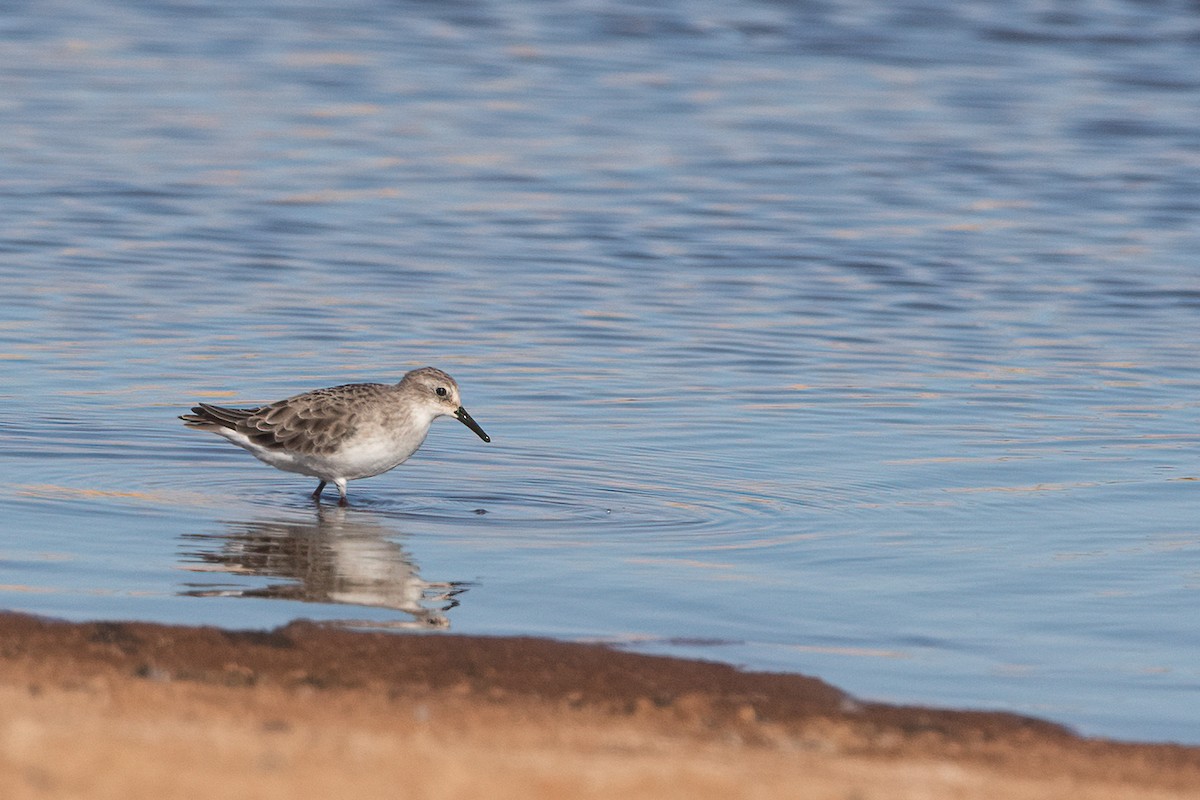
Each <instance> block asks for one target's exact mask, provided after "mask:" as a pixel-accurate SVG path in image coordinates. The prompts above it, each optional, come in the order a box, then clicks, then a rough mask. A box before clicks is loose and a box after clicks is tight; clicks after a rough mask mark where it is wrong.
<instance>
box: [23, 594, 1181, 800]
mask: <svg viewBox="0 0 1200 800" xmlns="http://www.w3.org/2000/svg"><path fill="white" fill-rule="evenodd" d="M201 796H215V797H238V798H334V797H336V798H343V797H347V798H349V797H356V798H361V797H388V798H394V797H413V798H455V799H456V800H459V799H461V798H577V797H578V798H589V797H620V798H622V800H634V798H661V797H687V798H729V797H763V798H767V797H803V798H838V799H839V800H871V799H872V798H888V799H889V800H890V799H899V800H903V799H904V798H1007V799H1010V800H1021V799H1022V798H1075V797H1079V798H1096V799H1098V800H1104V799H1105V798H1118V797H1120V798H1134V797H1137V798H1184V797H1187V798H1195V797H1200V748H1189V747H1179V746H1171V745H1145V744H1121V743H1116V742H1109V741H1100V740H1091V739H1082V738H1079V737H1076V736H1074V735H1072V734H1071V733H1069V732H1068V731H1066V730H1065V729H1063V728H1061V727H1058V726H1056V725H1053V724H1050V723H1047V722H1042V721H1038V720H1034V719H1029V718H1024V717H1018V716H1014V715H1008V714H993V713H980V712H969V711H943V710H931V709H922V708H902V707H896V706H886V705H879V704H872V703H859V702H856V701H854V700H853V699H852V698H850V697H848V696H847V695H845V694H844V693H842V692H840V691H839V690H837V689H835V688H834V687H832V686H830V685H828V684H826V683H823V682H822V681H819V680H816V679H813V678H807V677H804V676H800V675H774V674H763V673H744V672H739V671H737V670H735V669H733V668H730V667H726V666H722V665H718V664H709V663H701V662H694V661H682V660H677V659H670V658H659V657H651V656H641V655H633V654H629V653H623V652H619V651H613V650H610V649H607V648H604V647H600V646H591V645H576V644H563V643H558V642H551V641H543V640H538V639H500V638H478V637H464V636H446V635H389V634H372V633H351V632H345V631H340V630H335V629H329V628H322V627H318V626H315V625H311V624H307V623H293V624H291V625H288V626H287V627H285V628H281V629H278V630H275V631H270V632H265V633H258V632H228V631H222V630H217V629H212V628H187V627H170V626H162V625H151V624H142V623H129V624H125V623H120V624H114V623H89V624H70V623H65V622H57V621H49V620H44V619H38V618H34V617H29V616H24V615H18V614H7V615H6V614H0V797H3V798H10V799H12V800H18V799H19V798H60V797H62V798H66V797H72V798H76V797H77V798H156V800H157V799H158V798H176V797H178V798H194V797H201Z"/></svg>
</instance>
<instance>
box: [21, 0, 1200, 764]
mask: <svg viewBox="0 0 1200 800" xmlns="http://www.w3.org/2000/svg"><path fill="white" fill-rule="evenodd" d="M0 48H2V50H0V52H3V55H4V58H3V59H0V140H2V141H3V142H4V143H5V144H4V147H3V151H2V155H0V158H2V159H3V170H2V171H0V281H2V283H0V285H2V287H3V296H2V297H0V376H2V380H0V477H2V478H3V482H4V485H5V487H6V489H7V502H6V505H5V511H4V514H3V517H2V520H3V522H2V524H0V604H3V606H5V607H8V608H11V609H17V610H22V611H30V612H36V613H40V614H50V615H55V616H61V617H66V618H70V619H101V618H103V619H147V620H159V621H165V622H180V623H204V624H216V625H222V626H228V627H262V626H274V625H279V624H282V623H285V622H287V621H289V620H292V619H295V618H297V617H308V618H313V619H318V620H329V621H335V620H336V621H340V622H341V623H342V624H346V625H351V626H358V627H372V628H386V629H409V628H419V629H439V630H445V629H449V630H451V631H455V632H461V633H485V634H536V635H545V636H554V637H560V638H564V639H571V640H602V641H610V642H615V643H618V644H621V645H623V646H626V647H631V648H635V649H640V650H644V651H652V652H666V653H673V654H678V655H686V656H699V657H703V658H709V659H719V660H725V661H729V662H733V663H736V664H741V665H745V666H747V667H750V668H755V669H771V670H789V671H800V672H805V673H808V674H814V675H818V676H821V677H824V678H826V679H828V680H830V681H832V682H834V683H836V684H837V685H839V686H841V687H843V688H845V689H847V690H849V691H851V692H853V693H855V694H858V695H860V696H863V697H868V698H877V699H883V700H890V701H898V702H921V703H933V704H938V705H951V706H967V707H976V708H999V709H1009V710H1014V711H1019V712H1024V713H1032V714H1037V715H1040V716H1045V717H1049V718H1051V719H1055V720H1058V721H1062V722H1066V723H1068V724H1070V725H1073V726H1075V727H1077V728H1078V729H1079V730H1081V731H1083V732H1085V733H1089V734H1100V735H1107V736H1119V737H1126V738H1137V739H1154V740H1165V739H1172V740H1179V741H1187V742H1192V743H1200V723H1198V722H1197V718H1198V717H1200V632H1198V631H1197V626H1196V620H1197V606H1198V605H1200V530H1198V526H1197V513H1196V512H1197V508H1198V507H1200V433H1198V431H1197V416H1198V414H1200V361H1198V359H1197V357H1196V352H1197V351H1196V340H1197V333H1198V332H1200V255H1198V254H1200V224H1198V223H1200V126H1198V125H1197V120H1200V67H1198V66H1197V65H1198V64H1200V16H1198V15H1197V14H1196V12H1195V9H1194V8H1192V7H1190V6H1184V5H1182V4H1167V3H1162V4H1157V3H1133V2H1130V3H1125V2H1101V1H1100V0H1097V1H1096V2H1084V3H1076V4H1065V5H1059V4H1054V3H1016V4H995V3H982V2H958V3H948V2H927V3H917V2H903V3H888V4H883V3H879V4H876V3H860V2H849V0H847V1H846V2H837V1H836V0H835V1H834V2H827V3H803V2H802V3H742V4H736V5H734V6H731V5H730V4H727V3H717V2H702V1H698V2H677V3H664V4H655V5H653V6H652V7H647V6H643V5H641V4H622V3H612V2H574V3H572V2H563V3H534V2H515V3H489V2H478V3H445V4H443V3H421V2H395V3H388V4H383V3H374V2H362V3H346V4H336V8H332V7H329V5H328V4H317V3H313V4H305V3H293V2H288V3H282V2H279V3H274V2H270V1H269V0H267V1H264V2H247V3H236V4H234V3H229V4H215V5H208V6H206V5H180V4H160V3H156V2H143V3H132V2H130V3H114V2H95V3H88V4H79V3H70V2H59V3H54V2H50V3H27V4H21V3H18V4H16V5H15V6H14V7H13V8H12V9H10V10H8V11H6V12H5V14H4V16H3V17H2V18H0ZM426 363H429V364H435V365H437V366H440V367H442V368H444V369H446V370H448V371H450V372H451V373H452V374H453V375H455V376H456V377H457V378H458V380H459V383H460V384H461V386H462V389H463V394H464V400H465V403H466V405H467V408H469V409H470V410H471V412H472V414H473V415H474V416H475V418H476V419H478V420H479V422H480V423H481V424H482V425H483V426H484V428H485V429H486V430H487V431H488V432H489V433H490V434H491V435H492V437H493V440H494V441H493V443H492V444H490V445H485V444H483V443H482V442H480V441H479V440H478V439H477V438H476V437H475V436H474V435H473V434H471V433H470V431H468V430H466V429H465V428H463V427H462V426H460V425H458V424H456V423H453V422H446V421H443V422H441V423H439V424H438V425H436V426H435V428H434V430H433V432H432V434H431V436H430V438H429V440H428V441H427V443H426V445H425V448H424V449H423V450H422V451H421V452H420V453H419V454H418V455H417V456H416V457H415V458H414V459H413V460H412V461H411V462H409V464H407V465H405V466H404V467H401V468H400V469H398V470H396V471H395V472H392V473H389V474H388V475H385V476H382V477H379V478H375V479H373V480H369V481H364V482H359V483H357V484H352V485H351V497H352V500H353V501H354V506H353V507H352V508H350V509H348V510H339V509H337V508H333V507H324V508H321V509H319V510H318V509H316V508H314V507H313V506H312V504H311V503H310V502H309V500H308V493H309V492H310V491H311V490H312V488H313V482H312V481H309V480H307V479H303V478H300V477H298V476H292V475H287V474H284V473H281V472H277V471H274V470H271V469H269V468H267V467H265V466H263V465H261V464H259V463H258V462H256V461H254V460H253V459H252V458H250V457H249V456H248V455H247V454H245V453H243V452H241V451H239V450H237V449H235V448H232V447H230V446H228V445H227V444H225V443H224V442H222V441H220V440H219V439H217V438H216V437H211V436H204V435H201V434H198V433H195V432H190V431H187V430H185V429H184V428H183V427H182V425H181V424H179V422H178V421H177V420H176V418H175V417H176V415H178V414H179V413H181V412H183V411H185V410H186V409H187V407H188V406H189V405H190V404H191V403H192V402H193V401H195V400H200V399H203V400H208V401H211V402H223V403H229V404H233V403H238V402H246V403H253V402H262V401H267V400H273V399H277V398H279V397H283V396H286V395H288V394H292V393H295V392H298V391H302V390H305V389H310V388H314V387H316V386H322V385H328V384H335V383H343V382H347V381H353V380H395V379H398V378H399V376H400V375H401V374H403V372H404V371H405V370H407V369H409V368H411V367H414V366H419V365H422V364H426Z"/></svg>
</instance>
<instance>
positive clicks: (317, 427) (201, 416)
mask: <svg viewBox="0 0 1200 800" xmlns="http://www.w3.org/2000/svg"><path fill="white" fill-rule="evenodd" d="M438 417H454V418H455V419H457V420H458V421H459V422H461V423H462V424H464V425H466V426H467V427H468V428H470V429H471V430H472V431H474V432H475V434H476V435H477V436H478V437H479V438H480V439H482V440H483V441H485V442H490V441H491V440H492V439H491V437H490V436H488V435H487V434H486V433H484V431H483V428H481V427H480V426H479V423H477V422H476V421H475V420H474V419H472V418H471V415H470V414H468V413H467V410H466V409H465V408H463V406H462V401H461V400H460V399H459V392H458V384H457V383H455V381H454V379H453V378H451V377H450V376H449V375H447V374H446V373H445V372H442V371H441V370H440V369H437V368H435V367H421V368H420V369H414V370H412V371H411V372H408V373H406V374H405V375H404V377H403V378H401V379H400V382H399V383H394V384H385V383H347V384H343V385H341V386H331V387H328V388H325V389H314V390H313V391H310V392H304V393H303V394H298V395H294V396H292V397H288V398H286V399H284V400H279V401H276V402H274V403H269V404H267V405H265V406H255V407H253V408H228V407H225V406H216V405H210V404H208V403H199V404H198V405H196V406H194V407H193V408H192V413H190V414H183V415H181V416H180V417H179V418H180V419H181V420H183V422H184V424H185V425H186V426H187V427H189V428H195V429H197V430H202V431H209V432H211V433H215V434H217V435H218V436H222V437H224V438H225V439H228V440H229V441H230V442H233V443H234V444H236V445H237V446H238V447H241V448H243V449H245V450H248V451H249V452H250V454H251V455H253V456H254V457H255V458H257V459H258V460H259V461H262V462H264V463H266V464H270V465H271V466H272V467H275V468H276V469H281V470H284V471H285V472H296V473H299V474H301V475H308V476H310V477H313V478H316V479H317V480H319V481H320V483H318V484H317V488H316V490H315V491H314V492H313V493H312V498H313V500H314V501H316V502H317V503H320V501H321V493H322V492H323V491H324V490H325V487H326V485H327V484H329V483H332V484H333V485H334V486H336V487H337V490H338V495H339V497H338V505H341V506H345V505H348V504H349V501H348V500H347V497H346V482H347V481H353V480H358V479H360V478H370V477H374V476H375V475H381V474H383V473H384V472H387V471H388V470H391V469H395V468H396V467H398V466H400V465H401V464H403V463H404V462H405V461H407V460H408V458H409V456H411V455H412V454H413V453H415V452H416V451H417V448H419V447H420V446H421V443H422V442H424V441H425V436H426V434H428V433H429V426H430V425H432V424H433V421H434V420H435V419H437V418H438Z"/></svg>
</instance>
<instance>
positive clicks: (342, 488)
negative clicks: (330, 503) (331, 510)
mask: <svg viewBox="0 0 1200 800" xmlns="http://www.w3.org/2000/svg"><path fill="white" fill-rule="evenodd" d="M333 485H334V486H336V487H337V490H338V494H339V495H340V497H338V505H339V506H342V507H343V508H344V507H346V506H348V505H350V501H349V500H347V499H346V481H345V479H343V478H334V479H333Z"/></svg>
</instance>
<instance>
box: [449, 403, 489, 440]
mask: <svg viewBox="0 0 1200 800" xmlns="http://www.w3.org/2000/svg"><path fill="white" fill-rule="evenodd" d="M454 416H455V417H457V418H458V421H459V422H461V423H462V424H463V425H466V426H467V427H468V428H470V429H471V430H473V431H475V435H476V436H478V437H479V438H480V439H483V440H484V441H485V442H490V441H491V440H492V437H490V436H488V435H487V434H486V433H484V432H483V428H481V427H479V423H478V422H476V421H475V420H473V419H471V415H470V414H468V413H467V410H466V409H465V408H463V407H462V406H459V407H458V410H457V411H455V412H454Z"/></svg>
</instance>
